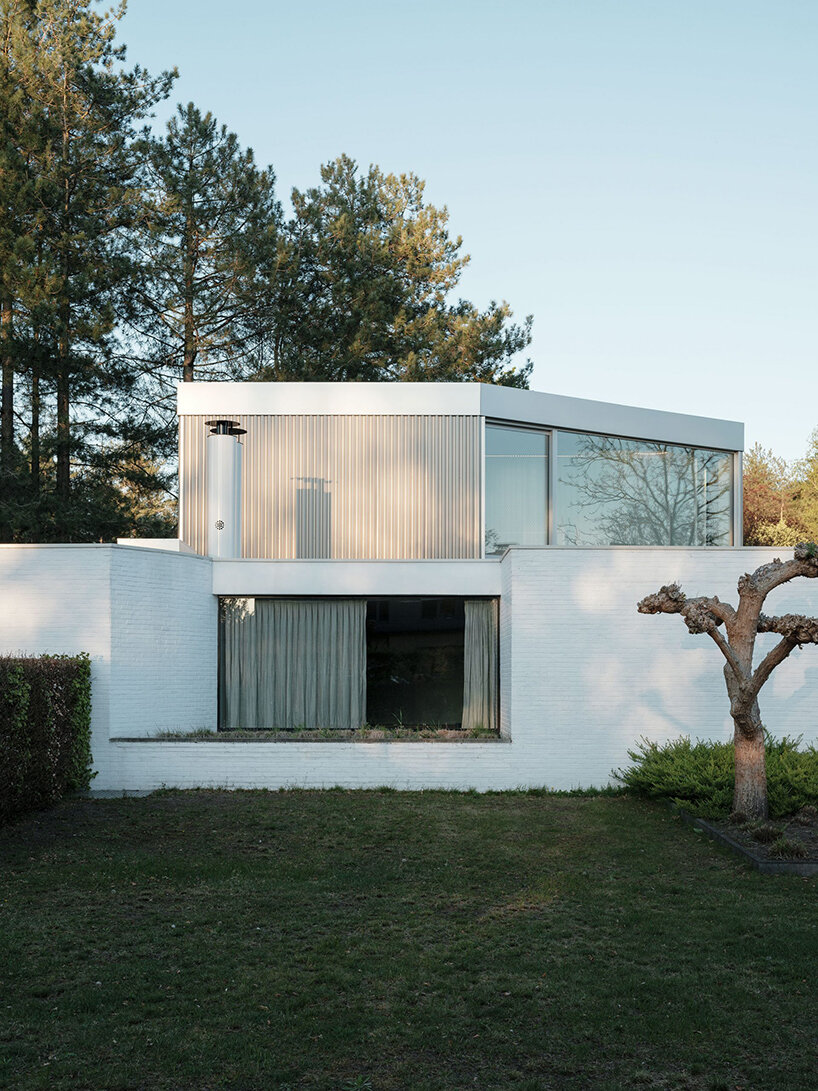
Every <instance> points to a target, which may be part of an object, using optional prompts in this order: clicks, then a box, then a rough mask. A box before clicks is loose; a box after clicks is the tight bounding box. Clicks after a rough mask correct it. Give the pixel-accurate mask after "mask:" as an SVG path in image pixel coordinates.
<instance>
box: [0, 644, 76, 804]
mask: <svg viewBox="0 0 818 1091" xmlns="http://www.w3.org/2000/svg"><path fill="white" fill-rule="evenodd" d="M91 777H92V773H91V661H90V659H89V658H88V656H87V655H85V654H82V655H74V656H69V655H43V656H38V657H36V658H30V659H29V658H17V657H14V656H0V823H3V822H8V821H10V820H11V819H13V818H16V817H17V816H18V815H21V814H24V813H25V812H26V811H33V810H38V809H40V808H43V807H50V806H51V805H52V804H54V803H56V802H57V800H58V799H60V798H61V797H62V796H63V795H64V794H65V793H66V792H78V791H82V790H83V789H86V788H87V787H88V786H89V784H90V783H91Z"/></svg>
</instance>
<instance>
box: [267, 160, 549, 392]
mask: <svg viewBox="0 0 818 1091" xmlns="http://www.w3.org/2000/svg"><path fill="white" fill-rule="evenodd" d="M321 180H322V185H321V186H319V187H315V188H313V189H309V190H307V191H306V192H305V193H302V192H300V191H298V190H294V191H293V194H292V203H293V209H294V214H293V217H292V219H291V220H290V222H289V223H288V224H287V225H286V229H285V233H286V240H285V243H286V244H285V245H279V247H278V250H277V252H276V260H275V261H274V262H272V263H271V269H272V274H273V275H272V276H271V277H270V278H269V280H268V287H267V306H266V330H265V335H266V336H265V348H266V355H265V358H264V365H263V367H262V368H261V369H259V372H258V377H259V378H271V379H299V380H303V379H325V380H335V381H349V380H364V381H369V380H415V381H417V380H438V381H439V380H479V381H482V382H493V383H501V384H504V385H511V386H527V384H528V376H529V374H530V371H531V365H530V363H527V364H525V365H524V366H523V367H516V366H515V365H514V363H513V359H514V357H515V356H516V354H517V353H519V352H520V351H522V350H524V349H525V348H526V347H527V346H528V345H529V344H530V341H531V319H530V318H529V319H526V321H525V322H524V323H523V325H522V326H520V325H514V324H510V323H509V319H510V318H511V311H510V309H509V307H508V305H507V304H506V303H502V304H496V303H492V304H490V306H489V307H488V309H487V310H486V311H483V312H481V311H479V310H478V308H476V307H475V306H474V305H473V304H471V303H469V302H468V301H466V300H459V301H458V302H456V303H451V302H449V298H450V296H451V293H452V292H453V291H454V290H455V288H456V287H457V284H458V282H459V279H460V276H461V274H462V272H463V269H464V268H465V266H466V265H467V263H468V261H469V258H468V256H467V255H464V254H462V253H461V248H462V240H461V239H460V238H456V239H453V238H451V237H450V235H449V233H448V227H447V225H448V212H447V210H446V209H445V208H443V209H437V208H435V207H434V206H433V205H430V204H427V203H426V202H425V200H424V188H425V186H424V182H423V181H422V180H421V179H419V178H418V177H417V176H416V175H414V174H402V175H394V174H384V173H383V171H381V170H380V169H379V168H378V167H376V166H371V167H370V168H369V170H368V171H367V172H365V173H361V172H359V170H358V167H357V164H356V163H355V162H354V161H353V160H352V159H349V158H348V157H347V156H342V157H340V158H339V159H337V160H335V161H334V162H332V163H328V164H327V165H325V166H324V167H322V168H321Z"/></svg>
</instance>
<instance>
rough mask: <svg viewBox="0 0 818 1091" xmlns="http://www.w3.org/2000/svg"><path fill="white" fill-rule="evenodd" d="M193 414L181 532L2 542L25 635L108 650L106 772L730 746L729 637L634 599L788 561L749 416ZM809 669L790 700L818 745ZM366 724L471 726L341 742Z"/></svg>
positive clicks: (183, 473)
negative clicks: (766, 524)
mask: <svg viewBox="0 0 818 1091" xmlns="http://www.w3.org/2000/svg"><path fill="white" fill-rule="evenodd" d="M178 412H179V477H180V500H179V507H180V527H179V539H178V540H175V541H160V540H151V541H142V542H137V541H120V543H119V544H118V545H117V546H74V547H71V546H53V547H47V546H42V547H16V546H9V547H0V566H2V568H3V570H4V578H5V580H6V581H7V582H6V586H7V587H11V588H12V592H11V597H12V600H14V601H13V605H19V609H18V610H12V611H10V614H11V615H13V617H14V619H15V620H13V621H12V623H11V625H10V631H9V632H6V633H5V634H4V636H3V645H4V646H5V647H7V648H9V649H12V650H18V649H19V650H26V651H30V652H35V651H72V650H79V649H81V648H83V649H85V650H88V651H90V652H91V654H92V656H93V657H94V660H93V661H94V664H95V690H94V756H95V762H96V764H97V767H98V771H99V778H98V781H97V783H96V786H97V787H99V788H102V789H111V790H136V789H148V788H152V787H156V786H159V785H162V784H168V785H171V784H178V785H196V784H225V785H229V786H239V785H247V786H255V785H257V786H271V787H274V786H280V785H291V784H303V785H326V784H346V785H353V786H354V785H362V786H363V785H382V784H393V785H396V786H408V787H434V786H442V787H445V786H453V787H476V788H484V789H485V788H493V787H494V788H508V787H516V786H522V785H532V786H541V785H549V786H553V787H570V786H573V785H578V784H585V785H589V784H599V783H603V782H605V781H606V780H607V777H608V775H609V773H610V770H611V768H612V767H613V766H616V765H621V764H622V763H623V762H624V761H625V760H626V751H627V748H628V747H629V746H631V745H632V744H633V743H634V742H635V741H636V740H637V739H638V738H639V736H641V735H648V736H651V737H654V738H664V737H669V736H671V735H676V734H678V733H679V732H680V731H687V732H689V733H691V734H694V735H700V736H707V735H710V736H718V737H727V735H728V733H729V716H728V715H727V711H728V710H727V706H726V699H725V697H724V695H723V680H722V678H721V664H720V663H719V661H718V657H717V656H716V654H715V653H714V652H713V651H711V649H710V648H709V647H704V646H703V645H702V644H701V642H694V641H693V640H692V638H691V637H689V636H688V635H687V634H686V633H684V632H683V627H681V626H669V625H661V623H657V624H654V622H656V621H657V619H648V618H644V617H640V616H639V615H637V613H636V609H635V604H636V602H637V600H638V599H639V598H641V597H642V596H643V595H644V594H646V593H648V592H649V591H652V590H655V589H656V587H658V586H659V585H660V584H662V583H666V582H670V581H671V580H673V579H680V580H681V581H683V582H684V583H685V584H686V585H687V586H688V587H690V589H691V591H693V590H695V589H697V588H698V589H700V590H701V591H707V592H708V593H714V592H715V593H718V594H720V595H722V596H723V597H725V598H729V597H730V596H731V593H733V592H734V588H735V580H736V578H737V576H738V575H739V574H740V573H741V572H742V571H744V570H745V569H746V568H748V567H751V566H753V567H754V566H755V565H756V564H758V563H760V562H761V560H763V554H764V552H765V551H763V550H754V551H752V552H753V553H754V554H755V556H753V557H752V558H747V557H746V556H744V554H745V552H749V551H744V550H742V549H741V510H742V500H741V451H742V448H743V427H742V426H741V425H740V424H736V423H734V422H730V421H720V420H713V419H710V418H704V417H691V416H685V415H681V414H677V413H669V412H656V411H652V410H646V409H635V408H630V407H625V406H619V405H610V404H605V403H600V402H591V401H584V400H579V399H574V398H566V397H557V396H553V395H548V394H542V393H537V392H533V391H521V390H515V389H509V388H503V387H490V386H485V385H481V384H471V383H464V384H457V383H443V384H421V383H418V384H412V383H407V384H354V383H351V384H328V383H311V384H306V383H305V384H299V383H279V384H274V383H270V384H264V383H261V384H242V383H193V384H188V385H183V386H181V387H180V388H179V401H178ZM767 552H769V553H770V556H772V552H771V551H767ZM0 574H2V573H0ZM809 590H810V591H811V593H812V594H813V596H814V590H813V589H809ZM799 592H800V594H801V598H800V600H799V601H800V603H801V607H802V608H803V598H804V589H803V588H798V589H797V590H796V591H795V592H793V591H792V590H791V589H788V590H787V591H786V592H785V593H782V599H783V598H784V597H785V596H786V595H790V596H792V595H793V594H798V593H799ZM807 597H809V596H808V595H807ZM812 609H814V607H812ZM793 663H794V664H796V663H797V661H795V660H794V661H793ZM788 669H789V674H787V670H788ZM798 669H799V668H798V666H796V665H793V666H792V668H791V669H790V664H789V663H788V664H785V666H784V667H782V669H781V671H780V672H779V674H780V679H779V680H777V682H776V684H777V685H778V687H779V692H778V693H775V692H774V693H773V694H772V695H771V698H770V702H768V703H770V704H771V705H772V709H771V711H772V712H773V713H774V714H775V715H780V716H786V718H787V723H786V725H785V730H786V731H788V732H789V733H791V734H792V733H796V734H797V733H801V732H804V733H805V734H809V733H810V730H813V731H814V729H812V728H811V725H812V724H814V723H815V722H816V716H815V712H816V711H817V710H816V708H815V707H814V706H815V700H816V698H815V695H814V694H813V690H814V689H815V688H816V687H807V686H806V685H803V684H801V685H799V684H798V683H797V671H798ZM788 678H789V683H788V681H787V679H788ZM802 681H803V680H802ZM788 684H789V685H790V689H789V691H787V692H785V690H786V687H787V685H788ZM782 687H784V688H783V689H782ZM776 702H778V704H776ZM810 702H812V704H810ZM794 721H797V722H794ZM362 725H371V726H373V727H383V728H392V727H397V726H401V727H404V728H414V729H417V728H421V727H426V728H430V727H434V728H446V729H448V730H447V731H446V732H441V737H442V738H443V739H445V741H406V740H405V739H403V738H402V739H399V740H396V741H388V738H387V741H379V742H371V741H367V742H356V741H344V742H335V741H332V740H333V735H332V733H333V732H340V731H342V730H346V731H349V730H350V729H357V728H360V727H361V726H362ZM772 726H773V727H774V725H772ZM299 728H301V729H304V728H307V729H318V730H320V731H321V733H322V735H323V736H324V737H325V739H326V741H320V742H303V741H298V742H297V741H281V742H279V741H277V740H286V739H287V738H288V735H287V733H288V732H292V731H293V729H299ZM202 729H204V730H207V731H210V732H218V734H216V735H213V736H211V738H210V739H209V740H206V741H204V740H203V741H199V740H198V739H196V740H195V741H194V740H191V741H186V740H185V739H184V738H183V737H180V736H183V735H184V733H200V732H201V731H202ZM237 729H238V730H240V731H241V732H242V733H244V732H246V731H258V730H273V729H274V730H276V731H277V732H278V734H277V736H276V737H275V738H276V741H264V742H262V741H255V740H254V739H251V741H233V740H237V739H238V738H240V736H238V735H237V734H236V732H237ZM169 732H171V733H173V734H174V735H175V738H173V739H167V738H162V737H161V736H162V735H165V734H167V733H169ZM401 734H404V735H409V733H408V732H404V733H401ZM158 736H160V737H158ZM337 737H342V736H337ZM343 737H344V738H347V737H346V736H343ZM409 737H411V736H409ZM214 740H215V741H214ZM454 740H462V741H454Z"/></svg>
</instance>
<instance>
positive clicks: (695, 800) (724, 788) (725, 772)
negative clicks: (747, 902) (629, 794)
mask: <svg viewBox="0 0 818 1091" xmlns="http://www.w3.org/2000/svg"><path fill="white" fill-rule="evenodd" d="M800 744H801V739H800V738H798V739H790V738H787V737H786V736H785V737H784V738H783V739H774V738H772V737H771V736H770V735H768V736H767V737H766V751H767V799H768V804H769V809H770V818H783V817H784V816H785V815H788V814H794V813H795V812H796V811H798V810H800V809H801V808H802V807H803V806H805V805H806V804H808V803H811V804H818V749H816V748H815V747H814V746H808V747H807V748H806V749H805V750H802V749H800ZM628 757H629V758H630V759H631V761H632V762H633V764H632V765H631V766H629V767H628V768H627V769H617V770H615V771H614V773H613V774H612V775H613V776H614V777H615V778H616V780H618V781H619V782H620V783H621V784H624V785H626V787H628V788H630V789H631V791H633V792H635V793H636V794H637V795H641V796H647V797H648V798H650V799H670V800H672V801H673V802H674V803H677V804H678V805H679V806H680V807H684V809H685V810H686V811H689V812H690V813H691V814H695V815H699V816H701V817H702V818H724V817H726V816H727V815H729V814H730V811H731V809H732V806H733V781H734V760H733V744H732V743H731V742H729V743H728V742H703V741H702V740H701V739H699V740H697V741H696V742H695V743H692V742H691V741H690V739H688V738H686V737H684V736H683V737H682V738H680V739H671V741H670V742H666V743H665V744H664V745H663V746H659V744H658V743H655V742H650V741H649V740H648V739H642V741H641V742H640V744H639V746H638V748H637V749H636V750H629V751H628Z"/></svg>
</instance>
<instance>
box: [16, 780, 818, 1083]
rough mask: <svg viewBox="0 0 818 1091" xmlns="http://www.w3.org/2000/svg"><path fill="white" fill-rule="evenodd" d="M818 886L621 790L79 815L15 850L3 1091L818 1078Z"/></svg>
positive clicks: (240, 795) (249, 799) (163, 803)
mask: <svg viewBox="0 0 818 1091" xmlns="http://www.w3.org/2000/svg"><path fill="white" fill-rule="evenodd" d="M816 892H818V881H816V880H814V879H810V880H804V879H800V878H795V877H789V876H773V877H770V876H762V875H760V874H758V873H757V872H754V871H750V870H747V869H745V868H744V867H743V866H742V865H740V864H738V863H736V862H735V861H734V860H733V858H732V857H729V856H725V855H722V854H721V853H720V852H719V851H718V850H717V849H716V848H714V846H713V845H712V843H711V842H709V841H706V840H704V839H702V838H700V837H697V836H696V835H695V834H694V833H693V832H692V831H691V830H690V829H689V828H688V827H685V826H682V825H681V824H680V823H679V821H678V820H677V819H675V818H674V817H673V816H672V815H671V814H670V813H669V812H666V811H664V810H663V809H660V808H659V809H657V808H656V807H655V806H654V805H651V804H649V803H643V802H640V801H637V800H634V799H631V798H628V797H625V796H610V795H600V796H595V797H592V798H582V797H570V796H562V797H554V796H548V795H544V794H512V795H501V794H498V795H484V796H479V795H473V794H454V793H417V794H410V793H397V792H387V791H384V792H345V791H332V792H307V791H301V792H280V793H263V792H236V793H227V792H204V791H202V792H191V793H175V792H168V793H161V794H157V795H155V796H151V797H148V798H142V799H123V800H107V801H90V800H75V801H69V802H65V803H63V804H61V805H60V806H59V807H58V808H56V809H55V810H54V811H52V812H49V813H46V814H41V815H36V816H33V817H30V818H28V819H25V820H24V821H22V822H20V823H18V824H17V825H15V826H12V827H10V828H8V829H6V830H5V831H2V832H0V1087H4V1088H5V1087H8V1088H13V1089H15V1091H28V1089H34V1088H43V1089H45V1088H51V1089H56V1091H60V1089H68V1088H70V1089H71V1091H75V1089H82V1088H89V1089H90V1088H93V1089H105V1091H113V1089H118V1088H134V1089H136V1088H145V1089H151V1091H153V1089H174V1091H177V1089H196V1091H204V1089H221V1088H235V1089H262V1088H263V1089H267V1088H278V1089H280V1091H284V1089H286V1088H293V1089H295V1088H322V1089H338V1091H341V1089H344V1088H355V1087H357V1088H362V1089H363V1088H371V1089H372V1091H382V1089H383V1091H385V1089H400V1091H403V1089H411V1091H445V1089H449V1088H463V1089H465V1088H475V1087H477V1088H481V1089H502V1088H517V1089H522V1091H525V1089H528V1091H532V1089H535V1088H543V1089H545V1088H554V1089H559V1091H562V1089H568V1091H573V1089H593V1091H597V1089H601V1091H604V1089H613V1088H640V1089H650V1088H663V1089H677V1091H681V1089H709V1091H717V1089H718V1091H728V1089H729V1091H734V1089H735V1088H744V1089H747V1091H750V1089H752V1091H759V1089H774V1088H781V1089H787V1091H793V1089H796V1088H807V1087H813V1086H815V1069H814V1050H815V1010H816V999H818V996H817V995H816V994H818V978H816V975H815V974H814V972H813V968H814V961H815V954H816V950H818V914H816V910H815V905H816Z"/></svg>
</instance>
